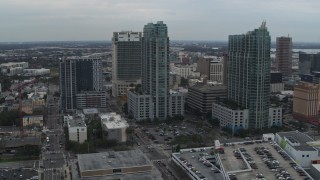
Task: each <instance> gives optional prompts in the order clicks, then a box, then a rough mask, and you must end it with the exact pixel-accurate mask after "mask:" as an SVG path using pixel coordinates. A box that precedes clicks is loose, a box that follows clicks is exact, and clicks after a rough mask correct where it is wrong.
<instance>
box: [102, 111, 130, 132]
mask: <svg viewBox="0 0 320 180" xmlns="http://www.w3.org/2000/svg"><path fill="white" fill-rule="evenodd" d="M100 118H101V122H102V123H103V125H104V126H106V127H107V128H108V129H119V128H124V127H129V124H128V123H127V121H126V120H125V119H124V118H123V117H121V115H120V114H117V113H103V114H100Z"/></svg>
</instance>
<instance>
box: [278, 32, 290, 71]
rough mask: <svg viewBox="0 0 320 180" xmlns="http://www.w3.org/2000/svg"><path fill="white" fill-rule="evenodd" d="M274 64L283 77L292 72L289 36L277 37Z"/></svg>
mask: <svg viewBox="0 0 320 180" xmlns="http://www.w3.org/2000/svg"><path fill="white" fill-rule="evenodd" d="M276 46H277V47H276V64H277V65H276V66H277V70H278V71H280V72H281V73H282V75H283V76H284V77H289V76H291V72H292V39H291V37H277V42H276Z"/></svg>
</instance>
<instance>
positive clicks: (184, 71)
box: [171, 65, 193, 79]
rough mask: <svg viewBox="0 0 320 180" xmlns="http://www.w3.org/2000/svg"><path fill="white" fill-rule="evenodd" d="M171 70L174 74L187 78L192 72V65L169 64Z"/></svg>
mask: <svg viewBox="0 0 320 180" xmlns="http://www.w3.org/2000/svg"><path fill="white" fill-rule="evenodd" d="M171 68H172V69H171V71H172V72H174V73H175V74H177V75H179V76H181V77H183V78H185V79H187V78H188V76H190V75H191V74H192V69H193V67H192V66H189V65H174V66H171Z"/></svg>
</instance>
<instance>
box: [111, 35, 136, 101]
mask: <svg viewBox="0 0 320 180" xmlns="http://www.w3.org/2000/svg"><path fill="white" fill-rule="evenodd" d="M141 46H142V44H141V32H131V31H123V32H114V33H113V38H112V95H113V96H114V97H117V96H122V95H126V94H127V91H128V88H129V87H130V86H133V85H137V84H140V83H141V53H142V52H141Z"/></svg>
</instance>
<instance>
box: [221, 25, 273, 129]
mask: <svg viewBox="0 0 320 180" xmlns="http://www.w3.org/2000/svg"><path fill="white" fill-rule="evenodd" d="M270 45H271V38H270V35H269V32H268V30H267V27H266V23H265V22H263V23H262V25H261V26H260V27H259V28H258V29H255V30H253V31H249V32H247V33H246V34H242V35H230V36H229V43H228V51H229V52H228V65H227V66H228V67H227V69H228V74H227V81H228V99H229V100H231V101H234V102H236V103H237V104H238V105H239V106H241V107H243V108H244V109H248V110H249V119H248V123H249V128H263V127H268V118H269V117H268V116H269V107H270V99H269V98H270V64H271V61H270Z"/></svg>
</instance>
